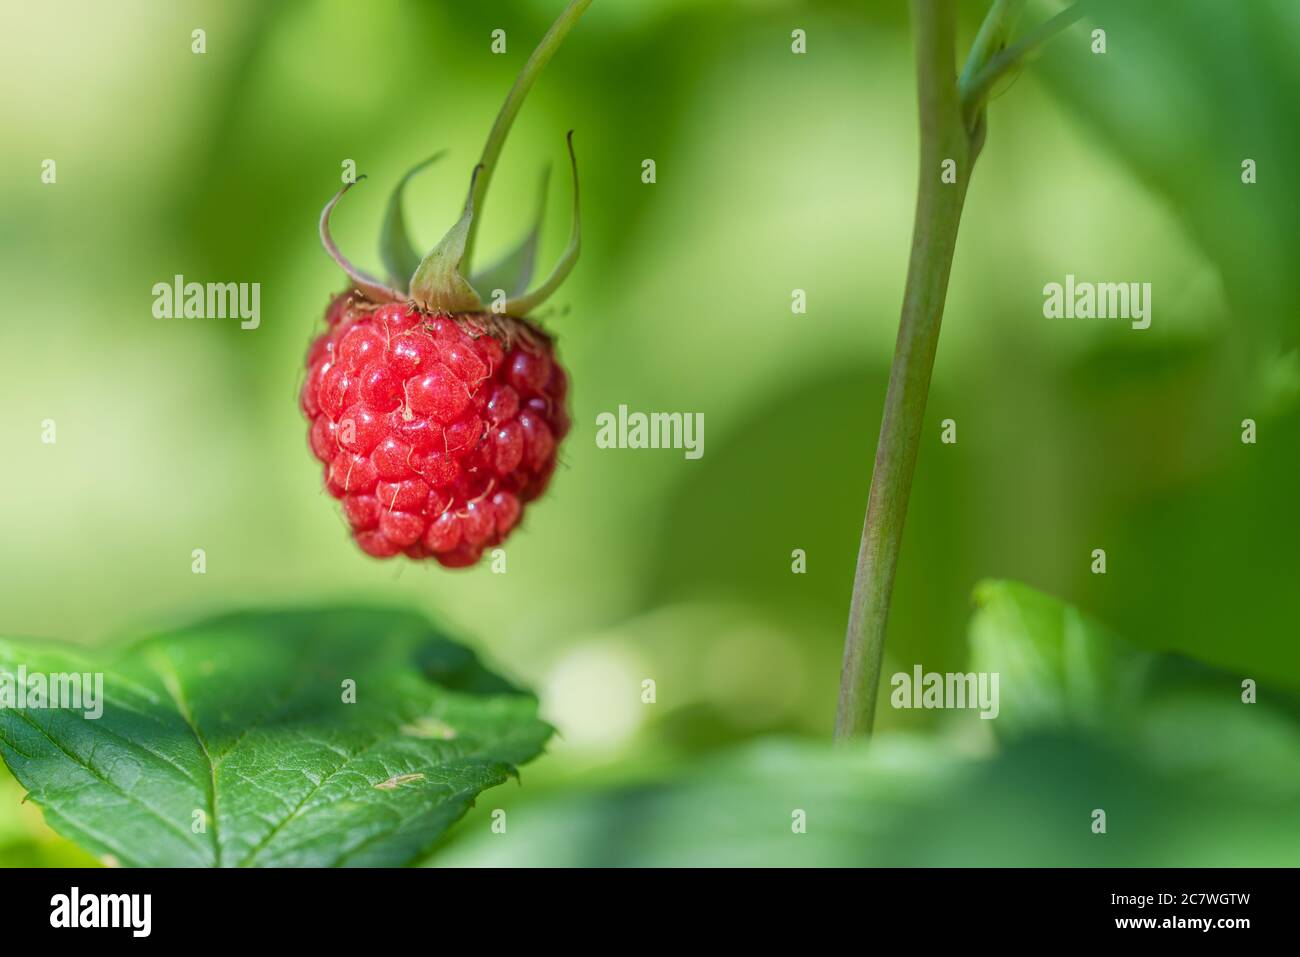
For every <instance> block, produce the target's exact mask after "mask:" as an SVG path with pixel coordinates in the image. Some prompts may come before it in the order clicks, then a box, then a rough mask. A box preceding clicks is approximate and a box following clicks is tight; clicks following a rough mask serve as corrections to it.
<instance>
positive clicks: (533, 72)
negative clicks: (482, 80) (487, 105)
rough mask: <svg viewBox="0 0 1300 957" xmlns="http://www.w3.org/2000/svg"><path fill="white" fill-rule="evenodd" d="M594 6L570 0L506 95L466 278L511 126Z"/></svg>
mask: <svg viewBox="0 0 1300 957" xmlns="http://www.w3.org/2000/svg"><path fill="white" fill-rule="evenodd" d="M589 6H591V0H569V5H568V6H567V7H565V8H564V12H562V13H561V14H560V15H559V17H557V18H556V20H555V22H554V23H552V24H551V28H550V29H549V30H547V31H546V35H545V36H543V37H542V39H541V41H540V42H539V43H538V44H537V48H536V49H535V50H533V52H532V55H531V56H530V57H529V58H528V62H527V63H525V64H524V68H523V69H522V70H521V71H520V72H519V76H518V77H517V78H516V79H515V85H514V86H512V87H511V88H510V92H509V93H508V94H507V95H506V101H505V103H503V104H502V106H501V112H499V113H498V114H497V118H496V121H495V122H493V124H492V129H491V131H489V133H488V138H487V142H486V143H484V144H483V156H482V157H481V158H480V159H479V165H480V166H481V167H482V170H481V172H480V173H479V176H478V179H477V180H476V181H475V182H474V186H473V189H472V203H471V206H472V208H473V209H476V210H478V211H479V213H478V215H476V216H475V217H474V219H473V220H472V221H471V222H470V224H469V235H468V236H467V237H466V239H465V256H464V258H463V259H462V260H461V271H462V272H463V273H464V274H465V275H467V276H468V275H469V274H470V271H471V270H470V267H471V265H472V260H473V257H474V239H475V237H476V236H477V235H478V224H479V222H480V220H481V219H482V218H483V217H482V210H483V197H484V195H485V194H486V193H487V188H488V185H489V184H490V183H491V182H492V173H493V172H494V171H495V170H496V165H497V158H498V157H499V156H500V155H501V147H502V146H503V145H505V141H506V136H507V134H509V132H510V126H511V124H512V123H514V121H515V116H516V114H518V113H519V108H520V107H521V106H523V104H524V99H525V97H527V96H528V91H529V90H531V89H532V88H533V83H534V82H535V81H536V80H537V77H538V76H539V75H540V74H541V72H542V70H543V69H545V68H546V64H547V63H549V62H550V61H551V57H552V56H554V55H555V51H556V50H558V49H559V48H560V44H561V43H563V42H564V38H565V37H567V36H568V35H569V31H570V30H572V29H573V26H574V24H576V23H577V22H578V18H579V17H581V16H582V15H583V13H585V12H586V10H587V8H588V7H589Z"/></svg>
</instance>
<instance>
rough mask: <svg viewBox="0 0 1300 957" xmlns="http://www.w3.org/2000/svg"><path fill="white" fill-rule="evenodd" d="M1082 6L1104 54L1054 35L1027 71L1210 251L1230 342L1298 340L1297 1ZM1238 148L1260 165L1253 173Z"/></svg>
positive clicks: (1110, 0) (1153, 0) (1183, 0)
mask: <svg viewBox="0 0 1300 957" xmlns="http://www.w3.org/2000/svg"><path fill="white" fill-rule="evenodd" d="M1087 17H1088V23H1089V24H1090V26H1091V27H1101V28H1104V29H1105V30H1106V32H1107V34H1108V35H1109V44H1108V47H1107V51H1106V53H1105V54H1104V55H1096V54H1094V53H1092V49H1091V44H1089V43H1086V42H1075V43H1069V42H1066V43H1062V42H1061V41H1060V39H1057V40H1056V41H1053V44H1052V46H1050V47H1049V48H1048V50H1049V52H1048V53H1047V54H1045V55H1044V56H1043V57H1042V59H1041V60H1039V61H1038V62H1037V63H1036V64H1035V68H1034V70H1035V74H1036V75H1037V76H1039V77H1040V78H1042V79H1044V80H1046V81H1047V83H1048V86H1049V88H1050V89H1051V90H1052V92H1053V93H1054V94H1056V96H1058V97H1059V98H1060V99H1061V100H1062V101H1063V102H1064V103H1065V105H1066V106H1067V107H1068V108H1069V109H1071V110H1072V111H1073V112H1075V113H1076V114H1077V115H1078V117H1079V118H1080V120H1082V122H1083V123H1084V124H1085V126H1086V129H1085V133H1084V135H1085V136H1086V139H1087V142H1089V143H1090V144H1096V146H1097V147H1098V148H1099V149H1105V150H1108V151H1110V152H1112V153H1114V155H1115V156H1116V157H1117V158H1118V159H1119V160H1120V161H1121V162H1123V163H1125V164H1126V165H1127V166H1128V167H1129V168H1130V170H1131V171H1132V172H1133V173H1134V174H1135V176H1136V177H1137V178H1138V179H1139V180H1140V182H1141V184H1142V186H1143V188H1144V189H1145V190H1147V191H1148V192H1150V193H1151V194H1153V195H1155V196H1158V197H1160V198H1161V199H1162V201H1163V203H1164V205H1165V206H1166V207H1167V208H1168V209H1169V210H1170V212H1171V213H1172V214H1174V215H1176V216H1177V217H1178V218H1179V219H1180V221H1181V222H1182V223H1183V225H1184V226H1185V227H1186V229H1187V231H1188V233H1189V235H1191V236H1192V237H1193V239H1194V240H1195V241H1196V242H1197V243H1198V244H1199V245H1200V247H1201V248H1202V249H1203V250H1204V251H1205V253H1206V255H1207V256H1209V257H1210V258H1211V259H1213V260H1214V262H1215V264H1216V265H1217V266H1218V267H1219V269H1220V272H1221V278H1222V282H1223V287H1224V291H1225V293H1226V295H1227V297H1228V301H1229V303H1230V305H1231V307H1232V313H1233V314H1232V322H1231V328H1232V334H1233V337H1234V341H1235V342H1239V341H1240V340H1242V339H1245V340H1246V341H1247V343H1250V342H1251V341H1252V340H1253V341H1254V342H1257V343H1258V342H1263V343H1264V344H1265V345H1268V346H1270V347H1271V346H1276V345H1277V344H1280V343H1282V344H1291V345H1293V344H1294V342H1295V333H1294V315H1295V295H1294V291H1293V289H1292V280H1291V277H1292V276H1293V275H1294V274H1295V264H1296V259H1297V254H1298V251H1300V243H1298V242H1297V238H1296V236H1297V234H1296V228H1295V210H1296V208H1297V204H1300V186H1298V184H1297V179H1296V177H1295V176H1293V175H1291V172H1290V171H1291V168H1292V166H1291V163H1292V160H1291V158H1292V157H1294V156H1295V155H1296V153H1297V151H1298V150H1300V123H1297V122H1296V109H1295V104H1296V97H1295V90H1296V88H1297V84H1298V83H1300V65H1297V58H1296V56H1295V37H1296V7H1295V4H1294V3H1293V2H1290V0H1258V2H1255V3H1222V2H1219V0H1148V2H1146V3H1141V4H1137V3H1131V2H1129V0H1092V2H1091V3H1090V8H1089V11H1088V13H1087ZM1246 159H1252V160H1254V161H1255V162H1256V164H1257V166H1258V170H1257V182H1256V183H1253V184H1249V185H1248V184H1245V183H1243V182H1242V172H1243V170H1242V163H1243V161H1244V160H1246Z"/></svg>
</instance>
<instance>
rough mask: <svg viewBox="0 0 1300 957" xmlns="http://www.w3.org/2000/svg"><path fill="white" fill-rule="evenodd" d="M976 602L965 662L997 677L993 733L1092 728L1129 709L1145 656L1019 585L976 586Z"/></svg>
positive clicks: (1148, 657) (1072, 610) (1066, 608)
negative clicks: (995, 716)
mask: <svg viewBox="0 0 1300 957" xmlns="http://www.w3.org/2000/svg"><path fill="white" fill-rule="evenodd" d="M975 605H976V610H975V615H974V617H973V618H972V619H971V627H970V643H971V665H972V667H973V668H974V669H975V670H976V671H980V672H990V673H996V674H997V675H999V695H1000V698H1001V703H1000V710H999V713H998V717H997V719H996V720H994V722H993V724H994V726H995V730H996V731H997V732H998V733H999V735H1001V736H1013V735H1016V734H1023V733H1026V732H1029V731H1036V730H1042V729H1051V728H1056V727H1063V726H1078V727H1085V728H1088V727H1093V728H1098V727H1102V726H1104V725H1105V724H1107V723H1108V722H1109V721H1111V720H1112V718H1113V717H1114V715H1115V714H1116V713H1117V712H1120V711H1125V710H1127V709H1129V708H1130V707H1131V706H1132V702H1133V699H1134V694H1135V691H1136V688H1137V685H1138V683H1139V682H1140V681H1141V679H1142V674H1143V670H1144V669H1145V668H1146V667H1147V666H1148V665H1149V664H1150V662H1151V660H1152V656H1151V655H1148V654H1145V653H1143V652H1139V651H1137V650H1135V649H1133V648H1130V647H1129V646H1128V645H1126V644H1125V643H1124V642H1122V641H1120V640H1119V639H1118V638H1116V637H1115V635H1113V634H1112V633H1111V632H1109V631H1108V630H1107V629H1106V628H1105V627H1103V626H1102V625H1099V624H1097V623H1096V622H1094V621H1092V620H1090V619H1088V618H1086V617H1085V616H1084V615H1082V614H1081V613H1080V612H1079V611H1078V610H1077V609H1075V608H1072V607H1070V606H1069V605H1066V604H1064V603H1063V602H1061V601H1059V600H1057V599H1055V598H1052V597H1050V596H1048V595H1044V594H1042V593H1041V592H1038V591H1035V590H1034V589H1032V588H1030V587H1029V586H1028V585H1022V584H1020V583H1018V582H1009V581H985V582H981V583H980V584H979V585H978V586H976V588H975Z"/></svg>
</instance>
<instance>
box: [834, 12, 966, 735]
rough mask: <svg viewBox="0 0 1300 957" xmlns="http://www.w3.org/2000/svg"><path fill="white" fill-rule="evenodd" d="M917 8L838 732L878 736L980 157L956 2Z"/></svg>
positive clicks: (838, 715)
mask: <svg viewBox="0 0 1300 957" xmlns="http://www.w3.org/2000/svg"><path fill="white" fill-rule="evenodd" d="M912 12H913V20H914V24H915V44H916V58H917V62H916V70H917V90H918V94H919V107H920V120H921V124H920V125H921V169H920V181H919V190H918V195H917V202H916V219H915V223H914V226H913V231H912V252H911V258H910V260H909V262H908V267H907V284H906V288H905V291H904V294H903V309H902V317H901V320H900V322H899V327H898V340H897V343H896V344H895V347H894V360H893V364H892V366H891V367H890V370H889V387H888V390H887V392H886V394H885V412H884V417H883V419H882V421H881V423H880V440H879V442H878V444H877V446H876V463H875V468H874V470H873V471H872V474H871V491H870V495H869V498H868V501H867V515H866V522H865V523H864V527H863V530H862V544H861V547H860V548H859V551H858V565H857V573H856V574H855V576H854V580H853V598H852V601H851V604H850V606H849V625H848V633H847V635H846V638H845V642H844V668H843V672H842V676H841V682H840V699H839V708H838V712H837V714H836V719H835V735H836V737H837V738H845V737H849V736H851V735H855V734H869V733H870V731H871V725H872V721H873V718H874V716H875V710H876V696H877V690H878V688H879V684H880V669H881V663H882V660H883V656H884V648H885V626H886V624H887V621H888V618H889V599H890V593H891V591H892V590H893V585H894V571H895V568H896V567H897V565H898V548H899V542H900V541H901V539H902V535H903V522H904V519H905V518H906V516H907V499H908V493H909V491H910V490H911V486H912V473H913V471H914V470H915V467H916V453H917V449H918V448H919V446H920V443H921V429H922V425H923V423H924V419H925V403H926V397H927V395H928V393H929V389H930V373H931V371H932V369H933V368H934V355H935V349H936V347H937V346H938V342H939V324H940V321H941V320H942V318H943V305H944V299H945V298H946V296H947V293H948V275H949V273H950V271H951V268H952V256H953V249H954V247H955V246H956V243H957V227H958V225H959V223H960V221H961V211H962V204H963V203H964V201H965V198H966V187H967V184H968V183H969V182H970V173H971V164H972V162H973V150H972V148H971V142H970V139H969V138H968V135H967V132H966V129H965V126H964V124H963V122H962V109H961V101H960V98H959V96H958V91H957V77H956V72H955V66H954V62H955V23H954V19H955V14H954V9H953V4H952V3H951V0H913V3H912ZM946 159H951V160H954V161H955V162H956V164H957V168H956V182H955V183H944V182H942V180H941V178H940V175H941V170H942V164H943V161H944V160H946Z"/></svg>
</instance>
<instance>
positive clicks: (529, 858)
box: [433, 736, 959, 867]
mask: <svg viewBox="0 0 1300 957" xmlns="http://www.w3.org/2000/svg"><path fill="white" fill-rule="evenodd" d="M958 764H959V761H958V760H957V759H955V758H952V757H949V756H946V755H945V753H944V752H943V750H942V749H941V748H940V747H938V746H937V745H935V744H934V743H931V742H925V741H923V740H921V739H919V738H906V737H902V736H893V737H885V738H881V739H878V740H877V741H875V742H874V743H873V745H872V746H871V747H870V748H867V747H865V746H861V745H857V746H841V747H835V746H833V745H831V744H830V743H829V742H823V741H798V740H787V739H769V740H764V741H761V742H759V743H757V744H753V745H750V746H747V747H744V748H740V749H737V750H734V751H729V752H722V753H719V754H715V755H711V756H710V757H709V759H708V760H707V761H703V762H700V763H699V764H697V765H695V766H693V767H691V768H689V769H687V770H686V771H684V772H683V773H680V774H678V775H675V776H673V777H670V778H669V779H667V780H661V781H656V782H653V783H649V784H641V785H625V786H620V787H614V788H607V789H600V790H597V791H594V792H588V793H581V792H574V791H569V792H567V793H561V794H560V795H558V796H557V797H555V798H552V799H550V800H548V801H545V802H537V803H530V804H527V805H525V806H523V807H520V808H518V809H516V810H512V811H511V812H510V825H509V829H508V830H507V831H506V833H505V834H504V835H501V834H493V833H489V832H488V829H486V828H480V829H478V830H477V831H475V834H474V835H473V836H469V837H466V838H464V839H462V840H461V841H459V842H458V843H456V844H454V845H452V846H451V847H449V848H448V849H447V850H446V851H445V852H443V853H441V854H439V855H438V856H437V857H436V858H435V860H434V861H433V863H435V864H437V865H439V866H452V867H460V866H468V867H476V866H501V865H505V866H520V867H529V866H547V867H555V866H561V867H562V866H588V867H619V866H628V865H635V866H640V867H658V866H667V867H696V866H733V867H751V866H774V865H780V866H792V867H797V866H810V865H818V866H852V865H859V864H863V863H869V862H870V861H871V858H872V855H873V854H874V851H873V848H874V847H875V845H876V844H877V842H879V841H881V840H883V838H884V836H885V833H886V832H887V830H888V828H889V827H890V824H891V821H892V819H893V817H894V813H895V811H896V810H897V809H898V808H899V807H901V806H905V805H907V804H909V803H911V802H913V801H915V800H918V799H919V798H920V797H921V795H923V794H924V793H926V791H927V790H928V789H931V788H933V787H934V786H935V785H937V784H939V783H941V782H942V781H944V780H945V779H947V778H950V777H951V776H952V774H953V771H954V769H955V767H956V766H957V765H958Z"/></svg>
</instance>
